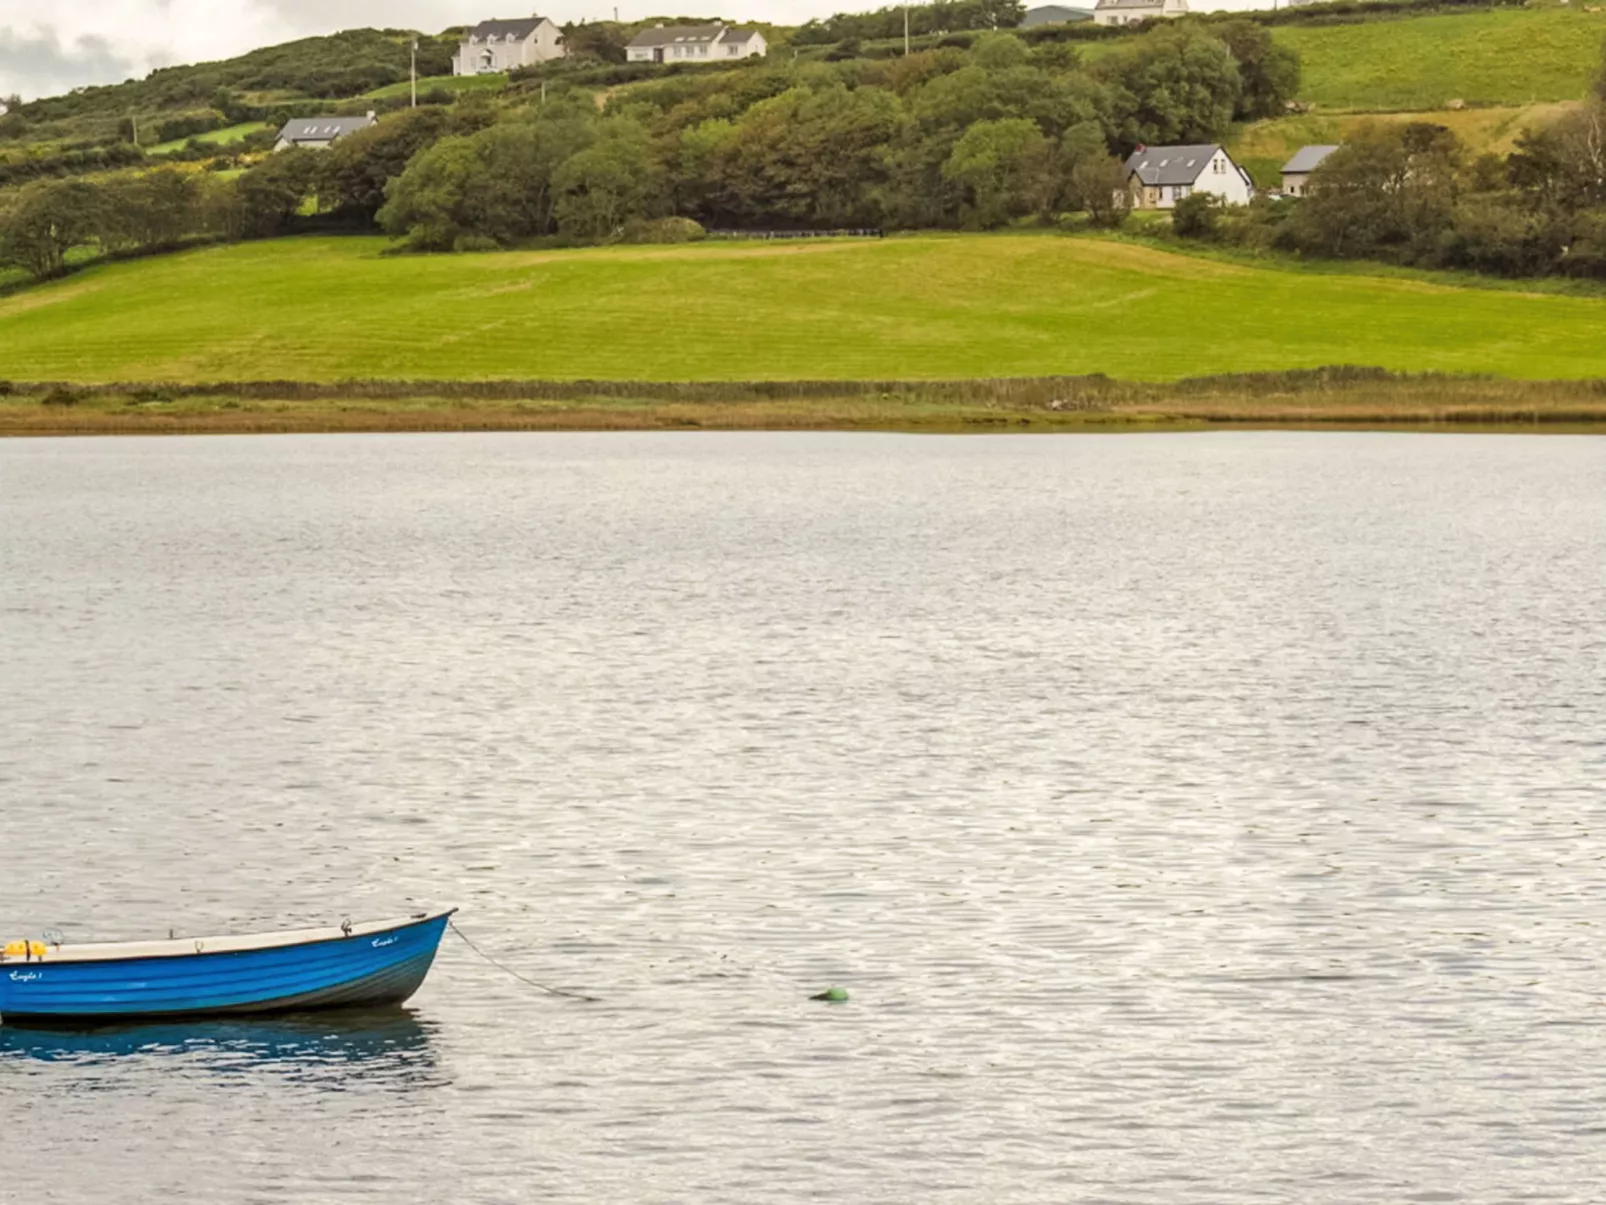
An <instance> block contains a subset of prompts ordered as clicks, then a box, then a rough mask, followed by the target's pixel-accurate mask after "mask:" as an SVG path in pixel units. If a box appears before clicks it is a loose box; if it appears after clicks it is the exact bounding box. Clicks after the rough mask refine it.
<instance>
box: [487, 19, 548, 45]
mask: <svg viewBox="0 0 1606 1205" xmlns="http://www.w3.org/2000/svg"><path fill="white" fill-rule="evenodd" d="M544 20H546V18H545V17H526V18H524V19H523V20H520V21H481V22H480V23H479V24H478V25H476V26H475V27H474V28H473V29H471V30H469V34H468V36H469V37H471V38H473V39H474V40H475V41H477V42H483V41H485V40H486V39H487V38H498V39H501V40H503V41H506V40H507V37H508V35H509V34H512V35H513V40H514V41H516V42H522V41H524V39H525V38H527V37H529V36H530V35H531V34H532V33H534V32H535V31H536V28H537V27H538V26H539V25H540V24H541V22H542V21H544Z"/></svg>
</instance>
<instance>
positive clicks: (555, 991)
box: [446, 919, 598, 1004]
mask: <svg viewBox="0 0 1606 1205" xmlns="http://www.w3.org/2000/svg"><path fill="white" fill-rule="evenodd" d="M446 923H447V925H449V926H450V927H451V930H452V932H453V933H455V934H457V935H458V936H459V937H461V938H462V939H463V944H464V945H466V946H467V947H468V948H469V949H471V950H473V951H474V953H476V954H478V955H479V956H480V957H481V958H483V959H485V961H486V962H488V963H490V964H491V965H492V966H493V967H495V968H496V969H497V970H499V971H502V972H503V973H504V974H508V975H512V976H513V978H515V979H517V980H518V981H519V982H520V983H527V984H529V985H530V986H531V987H534V988H539V989H540V990H541V991H543V992H546V993H547V994H548V995H551V996H564V997H566V998H567V999H570V1000H584V1001H586V1002H587V1003H590V1004H596V1003H598V999H597V997H596V996H585V995H582V994H580V993H579V992H566V991H564V990H563V989H562V988H557V987H548V986H547V985H546V984H544V983H537V982H536V981H535V980H534V979H531V978H530V977H529V976H528V975H521V974H519V973H518V972H517V971H515V970H514V969H513V968H512V967H510V966H504V965H503V964H502V963H500V962H498V961H497V960H496V959H494V958H492V957H491V956H490V955H489V954H487V953H486V952H485V951H484V950H482V949H480V948H479V947H478V946H477V945H475V944H474V943H473V942H472V941H470V940H469V937H468V934H467V933H464V932H463V930H461V929H459V928H458V927H457V922H456V921H454V920H450V919H448V920H447V922H446Z"/></svg>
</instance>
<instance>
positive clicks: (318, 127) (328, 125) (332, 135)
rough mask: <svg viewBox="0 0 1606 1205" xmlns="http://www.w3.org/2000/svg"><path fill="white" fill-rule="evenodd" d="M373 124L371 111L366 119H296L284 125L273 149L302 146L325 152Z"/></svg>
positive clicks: (280, 149)
mask: <svg viewBox="0 0 1606 1205" xmlns="http://www.w3.org/2000/svg"><path fill="white" fill-rule="evenodd" d="M373 124H374V114H373V112H372V111H370V112H369V114H368V116H367V117H296V118H292V119H291V120H290V121H287V122H285V123H284V128H283V129H282V130H280V131H279V141H278V142H276V143H275V144H274V146H273V149H274V150H276V151H283V150H288V149H289V148H290V147H293V146H304V147H308V148H310V149H312V150H315V151H321V150H326V149H327V148H329V147H331V146H333V145H334V144H335V143H336V142H339V141H340V140H341V139H342V138H344V137H345V136H346V135H347V134H355V133H356V132H357V131H358V130H366V129H367V128H368V127H369V126H371V125H373Z"/></svg>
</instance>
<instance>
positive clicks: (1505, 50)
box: [1273, 6, 1606, 112]
mask: <svg viewBox="0 0 1606 1205" xmlns="http://www.w3.org/2000/svg"><path fill="white" fill-rule="evenodd" d="M1588 7H1596V6H1588ZM1273 37H1275V38H1276V40H1277V41H1278V42H1279V43H1281V44H1282V45H1284V46H1288V47H1291V48H1292V49H1294V50H1295V51H1297V52H1298V53H1299V57H1300V61H1301V65H1302V68H1303V72H1302V76H1303V78H1302V82H1301V85H1300V89H1299V98H1300V100H1302V101H1305V102H1306V103H1309V104H1314V105H1316V106H1318V108H1319V109H1340V110H1353V111H1374V112H1381V111H1389V110H1402V109H1414V110H1426V109H1442V108H1444V107H1446V105H1447V104H1448V103H1449V102H1450V101H1452V100H1461V101H1465V102H1466V103H1467V104H1472V105H1527V104H1533V103H1539V102H1545V101H1560V100H1577V99H1578V98H1579V97H1581V96H1583V94H1584V91H1585V89H1586V88H1587V86H1588V82H1589V80H1590V78H1591V77H1592V76H1593V75H1594V74H1595V72H1596V71H1598V70H1599V68H1600V63H1601V45H1602V43H1603V42H1606V11H1597V12H1586V11H1584V9H1583V6H1579V7H1567V8H1549V9H1515V8H1502V9H1491V10H1487V11H1484V12H1470V13H1456V14H1453V15H1448V16H1431V17H1408V18H1401V19H1398V20H1389V21H1366V22H1361V23H1358V24H1354V25H1325V26H1318V25H1310V26H1298V25H1290V26H1281V27H1279V28H1277V29H1275V30H1273Z"/></svg>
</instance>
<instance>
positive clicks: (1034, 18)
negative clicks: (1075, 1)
mask: <svg viewBox="0 0 1606 1205" xmlns="http://www.w3.org/2000/svg"><path fill="white" fill-rule="evenodd" d="M1092 19H1093V10H1092V9H1091V8H1067V7H1065V5H1063V4H1045V5H1043V6H1042V7H1040V8H1029V9H1027V10H1026V15H1025V16H1024V17H1022V18H1021V23H1020V26H1019V28H1021V29H1035V28H1036V27H1037V26H1039V25H1069V24H1070V23H1071V22H1072V21H1091V20H1092Z"/></svg>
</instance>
